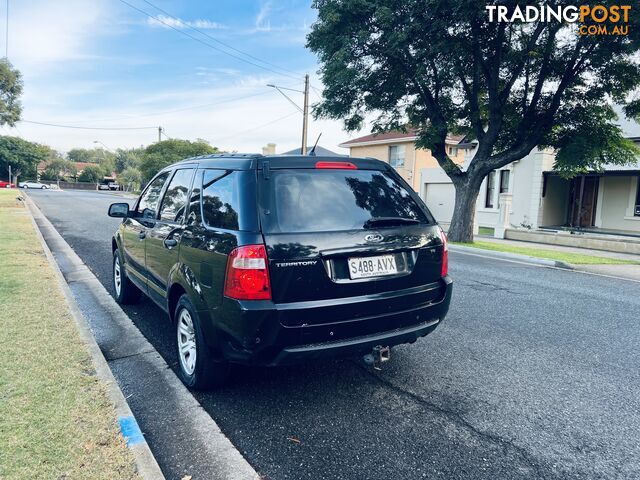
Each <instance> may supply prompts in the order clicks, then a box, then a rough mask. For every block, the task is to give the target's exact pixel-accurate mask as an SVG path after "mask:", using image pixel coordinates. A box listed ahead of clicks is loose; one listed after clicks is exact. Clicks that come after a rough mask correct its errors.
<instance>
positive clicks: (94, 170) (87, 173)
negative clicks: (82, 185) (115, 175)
mask: <svg viewBox="0 0 640 480" xmlns="http://www.w3.org/2000/svg"><path fill="white" fill-rule="evenodd" d="M103 177H104V171H103V169H102V168H100V166H98V165H87V166H86V167H85V169H84V170H83V171H82V173H81V174H80V175H79V176H78V181H79V182H90V183H98V182H99V181H100V180H102V178H103Z"/></svg>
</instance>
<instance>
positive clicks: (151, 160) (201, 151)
mask: <svg viewBox="0 0 640 480" xmlns="http://www.w3.org/2000/svg"><path fill="white" fill-rule="evenodd" d="M218 152H219V150H218V149H217V148H216V147H212V146H211V145H210V144H209V143H208V142H207V141H205V140H200V139H198V140H196V141H195V142H191V141H189V140H179V139H171V140H164V141H162V142H157V143H154V144H152V145H149V146H148V147H147V148H146V149H145V151H144V155H143V157H142V160H141V162H140V167H139V168H140V172H141V173H142V180H143V181H144V182H148V181H149V180H151V178H152V177H153V176H154V175H155V174H156V173H158V172H159V171H160V170H162V169H163V168H164V167H166V166H167V165H171V164H172V163H175V162H179V161H180V160H184V159H185V158H189V157H196V156H198V155H207V154H210V153H218Z"/></svg>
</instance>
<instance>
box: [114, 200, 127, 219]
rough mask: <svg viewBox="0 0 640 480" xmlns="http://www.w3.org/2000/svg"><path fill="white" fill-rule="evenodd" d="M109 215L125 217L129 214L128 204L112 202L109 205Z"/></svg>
mask: <svg viewBox="0 0 640 480" xmlns="http://www.w3.org/2000/svg"><path fill="white" fill-rule="evenodd" d="M109 216H110V217H115V218H127V217H128V216H129V204H128V203H112V204H111V205H109Z"/></svg>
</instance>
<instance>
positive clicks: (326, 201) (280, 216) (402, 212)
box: [262, 170, 431, 233]
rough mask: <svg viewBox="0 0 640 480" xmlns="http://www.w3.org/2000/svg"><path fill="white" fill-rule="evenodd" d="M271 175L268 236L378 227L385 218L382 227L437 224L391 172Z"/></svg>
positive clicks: (266, 215) (264, 216)
mask: <svg viewBox="0 0 640 480" xmlns="http://www.w3.org/2000/svg"><path fill="white" fill-rule="evenodd" d="M271 173H272V176H271V178H270V179H269V181H268V182H267V185H269V188H267V189H266V190H267V191H265V192H263V193H262V195H263V202H264V203H263V205H264V206H265V209H263V212H262V219H263V228H264V231H265V232H266V233H277V232H286V233H293V232H320V231H338V230H360V229H363V228H368V227H369V226H374V225H375V224H376V219H381V218H384V219H387V221H386V224H384V225H380V226H397V225H409V224H411V223H430V222H431V220H430V218H429V214H428V213H427V211H426V209H425V208H424V207H421V206H420V205H418V204H417V203H416V201H415V200H414V199H413V198H412V197H411V195H410V194H409V192H408V191H407V189H406V188H405V187H404V186H403V185H402V184H400V182H398V181H397V180H395V179H394V178H392V177H391V176H389V175H388V174H386V173H385V172H381V171H377V170H272V171H271ZM265 197H266V198H265ZM372 219H374V220H373V221H372ZM389 219H396V220H397V221H396V222H395V223H394V221H393V220H389ZM403 219H406V220H408V221H404V222H403V221H402V220H403ZM412 220H413V222H412ZM375 226H378V225H375Z"/></svg>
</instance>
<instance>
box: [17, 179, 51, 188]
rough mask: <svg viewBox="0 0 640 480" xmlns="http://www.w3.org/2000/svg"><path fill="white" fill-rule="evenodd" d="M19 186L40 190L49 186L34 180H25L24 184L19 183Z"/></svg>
mask: <svg viewBox="0 0 640 480" xmlns="http://www.w3.org/2000/svg"><path fill="white" fill-rule="evenodd" d="M19 185H20V188H39V189H41V190H43V189H46V188H49V185H45V184H44V183H40V182H36V181H35V180H27V181H26V182H21V183H19Z"/></svg>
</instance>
